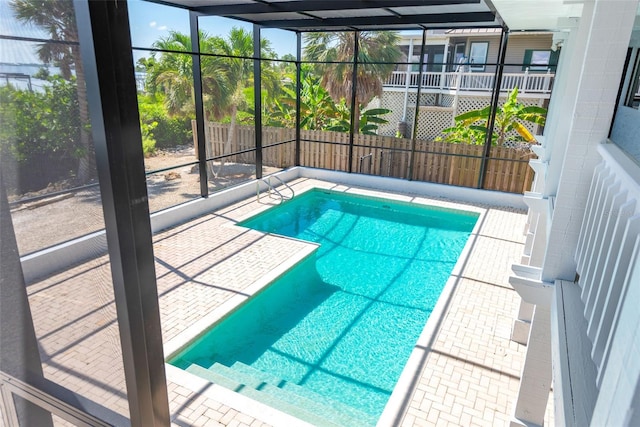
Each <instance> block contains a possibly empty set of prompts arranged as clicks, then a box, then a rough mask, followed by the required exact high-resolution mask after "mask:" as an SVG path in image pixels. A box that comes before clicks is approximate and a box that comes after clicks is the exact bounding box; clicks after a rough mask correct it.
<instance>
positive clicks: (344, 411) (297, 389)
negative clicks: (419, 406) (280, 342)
mask: <svg viewBox="0 0 640 427" xmlns="http://www.w3.org/2000/svg"><path fill="white" fill-rule="evenodd" d="M231 369H232V370H233V371H235V372H241V373H246V374H249V375H250V376H252V377H254V378H257V379H259V380H260V381H262V382H264V383H268V384H271V385H273V386H275V387H278V388H280V389H282V390H286V391H289V392H291V393H293V394H295V395H296V396H298V397H300V398H305V399H306V400H309V401H311V402H312V403H313V404H318V403H319V404H322V406H323V408H322V410H323V412H322V413H331V414H332V416H331V418H332V419H337V420H338V419H341V418H345V419H346V418H348V419H350V421H352V422H351V423H350V424H345V423H344V422H343V423H341V424H342V425H356V424H362V421H363V420H365V421H368V423H369V424H371V425H374V424H375V423H376V419H375V417H372V416H371V415H369V414H366V413H364V412H362V411H360V410H358V409H356V408H354V407H352V406H349V405H346V404H344V403H342V402H338V401H336V400H334V399H331V398H330V397H326V396H323V395H321V394H318V393H316V392H314V391H312V390H309V389H308V388H306V387H303V386H300V385H298V384H296V383H293V382H290V381H286V380H283V379H282V378H279V377H277V376H276V375H273V374H270V373H267V372H263V371H260V370H258V369H256V368H254V367H252V366H249V365H246V364H244V363H242V362H235V363H234V364H233V365H232V366H231ZM327 408H329V409H327ZM314 410H315V409H314ZM334 414H335V417H334ZM353 420H357V421H358V423H356V424H353Z"/></svg>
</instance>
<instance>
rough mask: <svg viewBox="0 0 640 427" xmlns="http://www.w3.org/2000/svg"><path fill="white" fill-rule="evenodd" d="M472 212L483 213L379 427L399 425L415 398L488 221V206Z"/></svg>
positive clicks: (417, 343)
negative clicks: (428, 360)
mask: <svg viewBox="0 0 640 427" xmlns="http://www.w3.org/2000/svg"><path fill="white" fill-rule="evenodd" d="M463 208H466V207H465V206H462V207H460V209H463ZM464 210H467V211H471V212H477V213H479V214H480V216H479V217H478V220H477V221H476V224H475V226H474V227H473V230H472V231H471V234H470V235H469V238H468V239H467V242H466V244H465V246H464V248H463V249H462V252H460V255H459V256H458V261H457V262H456V264H455V266H454V267H453V270H452V271H451V274H450V275H449V279H447V283H446V284H445V285H444V288H443V289H442V292H441V293H440V296H439V297H438V301H437V302H436V305H435V306H434V308H433V311H432V312H431V314H430V315H429V318H428V319H427V322H426V323H425V326H424V328H423V329H422V332H421V333H420V336H419V337H418V340H417V341H416V343H415V345H414V347H413V350H412V351H411V354H410V355H409V359H408V360H407V363H406V364H405V365H404V368H403V370H402V373H401V374H400V378H398V382H397V383H396V385H395V387H394V388H393V392H392V393H391V397H389V400H388V401H387V404H386V405H385V408H384V410H383V412H382V415H380V418H379V419H378V422H377V424H376V426H378V427H387V426H392V425H399V424H400V422H401V421H402V419H403V418H404V417H405V415H406V408H407V407H408V404H409V403H410V400H411V397H412V396H413V394H414V392H415V388H416V385H417V383H418V382H419V379H420V376H421V374H422V372H423V371H424V369H425V367H426V365H425V361H426V357H427V354H428V353H429V352H430V351H431V345H432V344H433V342H434V341H435V339H436V337H437V334H438V329H439V326H440V323H441V322H442V321H443V320H444V317H445V316H446V313H447V309H448V307H449V303H450V301H451V299H452V298H453V294H454V292H455V290H456V285H457V284H458V281H459V280H460V279H461V274H462V270H463V269H464V265H465V263H466V262H467V260H468V259H469V256H470V254H471V251H472V250H473V246H474V245H475V242H476V239H477V238H478V235H479V231H480V228H481V227H482V223H483V221H484V217H485V214H486V210H485V209H479V208H476V209H464Z"/></svg>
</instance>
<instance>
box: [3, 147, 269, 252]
mask: <svg viewBox="0 0 640 427" xmlns="http://www.w3.org/2000/svg"><path fill="white" fill-rule="evenodd" d="M195 160H196V158H195V155H194V150H193V147H185V148H181V149H177V150H173V151H160V152H158V153H157V154H156V155H155V156H152V157H148V158H146V159H145V169H146V170H147V171H154V170H162V169H165V168H170V167H172V166H176V165H180V164H185V163H190V162H193V161H195ZM214 168H215V170H216V172H217V173H218V175H219V176H218V178H215V179H210V180H209V192H213V191H216V190H219V189H221V188H224V187H228V186H230V185H233V184H235V183H238V182H242V181H245V180H247V179H250V178H251V177H252V176H254V172H255V171H254V167H253V166H252V165H244V164H236V163H227V164H225V165H224V167H223V169H222V172H223V173H219V171H220V165H219V164H216V165H214ZM275 170H276V169H273V170H265V171H264V172H265V173H270V172H273V171H275ZM222 175H224V176H222ZM147 191H148V194H149V209H150V211H151V212H156V211H158V210H161V209H165V208H167V207H170V206H175V205H177V204H180V203H183V202H186V201H189V200H192V199H195V198H198V197H199V196H200V175H199V173H198V168H197V167H193V166H182V167H179V168H176V169H172V170H166V171H162V172H159V173H155V174H152V175H148V176H147ZM11 218H12V220H13V226H14V230H15V234H16V240H17V242H18V249H19V251H20V254H21V255H26V254H29V253H32V252H35V251H38V250H40V249H44V248H47V247H49V246H52V245H54V244H58V243H62V242H65V241H67V240H71V239H74V238H76V237H79V236H83V235H85V234H88V233H92V232H95V231H98V230H101V229H102V228H104V219H103V215H102V203H101V198H100V191H99V188H98V186H95V187H92V188H90V189H86V190H82V191H79V192H75V193H67V194H62V195H59V196H54V197H51V198H45V199H40V200H37V201H34V202H28V203H23V204H15V205H13V206H12V208H11Z"/></svg>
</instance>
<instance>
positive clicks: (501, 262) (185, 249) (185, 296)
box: [28, 179, 553, 427]
mask: <svg viewBox="0 0 640 427" xmlns="http://www.w3.org/2000/svg"><path fill="white" fill-rule="evenodd" d="M312 186H316V187H325V188H333V189H336V190H341V191H347V190H349V191H351V190H353V189H350V188H348V187H345V186H342V185H335V184H331V183H326V182H321V181H315V180H309V179H299V180H297V181H295V183H294V188H295V189H296V192H300V191H303V190H304V189H306V188H310V187H312ZM364 192H365V193H367V194H379V195H388V194H386V193H378V192H373V191H371V190H366V191H364ZM401 197H403V198H404V199H407V200H408V199H412V198H413V196H409V195H406V196H401ZM420 198H421V199H423V200H430V202H432V203H433V204H441V205H446V206H452V204H451V202H446V201H442V200H436V199H433V200H431V199H426V198H425V197H420ZM265 201H266V199H263V200H262V202H260V203H259V202H258V201H256V198H255V197H253V198H251V199H248V200H246V201H244V202H240V203H236V204H234V205H232V206H229V207H226V208H223V209H220V210H218V211H216V212H212V213H211V214H209V215H205V216H203V217H200V218H197V219H194V220H192V221H189V222H188V223H185V224H183V225H180V226H178V227H175V228H172V229H170V230H167V231H164V232H161V233H158V234H157V235H156V236H154V253H155V257H156V264H155V267H156V273H157V283H158V293H159V303H160V311H161V322H162V336H163V340H164V342H165V344H166V343H167V342H170V341H171V340H173V339H175V338H176V337H178V336H179V334H181V333H183V332H184V331H185V330H187V328H189V326H191V325H193V324H194V323H195V322H197V321H198V320H200V319H202V318H203V317H204V316H207V315H208V314H209V313H211V312H212V311H214V310H216V309H217V308H219V307H220V306H222V305H223V304H225V302H226V301H228V300H229V299H230V298H232V297H234V296H237V295H243V294H244V293H246V290H247V289H249V288H251V287H252V286H255V283H256V282H259V281H260V280H261V278H262V277H264V276H265V275H268V274H269V272H270V271H273V270H274V269H278V268H280V269H282V268H283V267H282V266H283V265H286V264H287V262H290V260H291V259H292V258H294V257H296V254H299V253H300V251H303V250H305V248H306V245H307V244H306V243H304V242H299V241H292V240H289V239H284V238H281V237H278V236H273V235H265V234H263V233H260V232H257V231H254V230H247V229H244V228H241V227H236V226H234V223H236V222H237V221H238V220H240V219H243V218H245V217H246V216H248V215H250V214H252V213H253V212H256V211H257V210H259V209H265V208H266V207H268V206H267V205H266V204H265ZM457 206H458V207H461V208H464V204H457ZM480 208H482V209H486V211H485V215H484V219H483V222H482V224H481V225H480V228H479V233H478V234H477V235H474V236H472V239H473V243H472V250H471V252H470V254H469V255H468V258H467V259H466V260H464V268H463V270H462V274H461V275H460V276H459V277H455V290H454V292H453V294H452V297H451V298H450V300H449V301H448V309H447V311H446V313H445V315H444V316H443V317H442V318H441V319H439V324H438V330H437V333H436V335H435V336H434V337H433V338H432V340H431V342H430V346H429V348H428V353H426V357H425V358H424V361H423V362H424V370H423V371H422V374H421V375H420V377H419V378H416V379H415V387H414V389H413V392H412V393H407V394H406V396H405V411H404V417H402V419H401V420H400V421H399V422H398V423H399V424H400V425H402V426H414V425H415V426H448V425H452V426H453V425H455V426H458V425H464V426H496V425H508V423H509V420H510V414H511V412H512V410H513V408H512V405H513V404H514V400H515V396H516V393H517V390H518V381H519V375H520V370H521V367H522V363H523V361H524V351H525V347H523V346H521V345H519V344H517V343H515V342H512V341H510V339H509V335H510V330H511V325H512V322H513V318H514V316H515V314H516V313H517V309H518V304H519V297H518V295H517V294H516V293H515V291H513V289H512V288H511V287H510V286H509V284H508V282H507V278H508V275H509V271H510V265H511V264H512V263H514V262H518V260H519V259H520V256H521V253H522V250H523V245H524V236H523V229H524V224H525V221H526V215H525V214H524V213H522V212H519V211H514V210H510V209H497V208H489V207H480ZM298 256H299V255H298ZM28 294H29V301H30V304H31V310H32V314H33V319H34V324H35V328H36V334H37V336H38V340H39V344H40V350H41V356H42V360H43V369H44V372H45V376H46V377H47V378H49V379H51V380H53V381H56V382H58V383H60V384H61V385H63V386H65V387H67V388H69V389H71V390H73V391H75V392H78V393H80V394H82V395H84V396H87V397H89V398H90V399H93V400H94V401H96V402H98V403H100V404H101V405H103V406H105V407H107V408H109V409H111V410H113V411H114V412H116V413H119V414H121V415H123V416H127V415H128V403H127V397H126V387H125V381H124V370H123V367H122V357H121V351H120V339H119V334H118V327H117V320H116V312H115V305H114V300H113V290H112V284H111V276H110V269H109V263H108V258H107V257H106V256H103V257H101V258H98V259H95V260H92V261H89V262H86V263H83V264H81V265H78V266H75V267H73V268H70V269H68V270H66V271H64V272H62V273H59V274H56V275H54V276H52V277H49V278H47V279H44V280H41V281H38V282H36V283H33V284H29V286H28ZM167 378H168V392H169V405H170V410H171V418H172V423H173V425H175V426H219V425H227V426H252V427H255V426H263V425H287V426H290V425H292V422H294V421H293V420H292V419H291V418H286V417H285V416H283V415H282V414H280V413H279V412H278V411H275V410H270V409H269V408H266V407H264V405H261V404H258V403H253V402H252V401H248V399H247V398H245V397H243V396H238V395H235V394H234V393H232V392H230V391H227V390H225V389H222V388H221V387H219V386H217V385H212V384H210V383H206V382H204V381H192V380H189V379H188V378H186V379H185V376H184V375H180V374H176V372H175V368H173V369H172V367H168V370H167ZM549 407H551V405H549ZM547 412H548V415H547V419H546V425H548V426H550V425H553V418H552V416H551V411H549V410H548V411H547ZM63 424H64V422H56V425H63Z"/></svg>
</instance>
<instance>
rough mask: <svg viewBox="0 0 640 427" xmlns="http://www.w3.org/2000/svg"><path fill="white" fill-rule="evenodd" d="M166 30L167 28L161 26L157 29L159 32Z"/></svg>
mask: <svg viewBox="0 0 640 427" xmlns="http://www.w3.org/2000/svg"><path fill="white" fill-rule="evenodd" d="M166 29H167V26H166V25H161V26H159V27H158V30H159V31H164V30H166Z"/></svg>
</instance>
